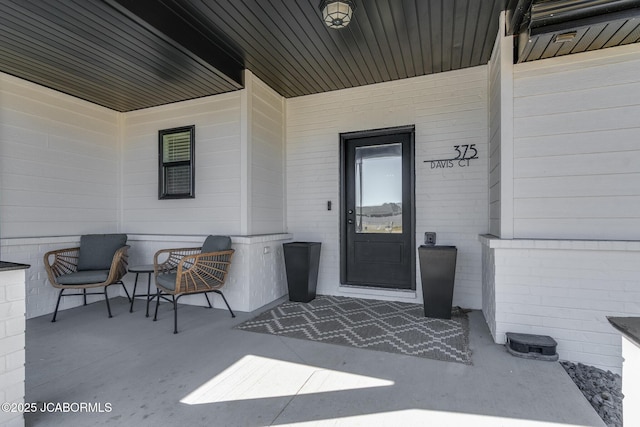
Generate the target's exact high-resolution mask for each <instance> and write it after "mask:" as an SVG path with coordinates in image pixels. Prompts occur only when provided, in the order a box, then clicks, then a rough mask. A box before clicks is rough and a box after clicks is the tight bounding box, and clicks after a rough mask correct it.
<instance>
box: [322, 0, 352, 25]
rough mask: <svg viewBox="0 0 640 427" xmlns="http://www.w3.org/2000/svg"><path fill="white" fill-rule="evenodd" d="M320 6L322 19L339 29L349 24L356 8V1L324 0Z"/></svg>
mask: <svg viewBox="0 0 640 427" xmlns="http://www.w3.org/2000/svg"><path fill="white" fill-rule="evenodd" d="M318 7H319V8H320V10H321V11H322V19H324V23H325V24H327V27H329V28H336V29H338V28H344V27H346V26H347V25H349V22H351V16H352V15H353V11H354V10H356V3H355V2H354V1H351V0H343V1H335V0H333V1H331V0H322V1H321V2H320V6H318Z"/></svg>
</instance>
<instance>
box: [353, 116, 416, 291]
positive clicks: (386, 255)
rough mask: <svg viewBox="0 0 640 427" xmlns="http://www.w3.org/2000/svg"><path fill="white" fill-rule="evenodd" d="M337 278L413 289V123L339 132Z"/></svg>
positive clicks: (384, 286) (377, 285)
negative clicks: (340, 182)
mask: <svg viewBox="0 0 640 427" xmlns="http://www.w3.org/2000/svg"><path fill="white" fill-rule="evenodd" d="M341 149H342V203H341V209H342V213H341V222H342V224H341V234H342V235H341V243H342V248H341V249H342V250H341V257H342V260H341V281H342V283H343V284H348V285H357V286H373V287H379V288H395V289H415V243H414V242H415V232H414V208H413V192H414V186H413V176H414V171H413V156H414V154H413V153H414V149H413V127H411V128H394V129H382V130H377V131H366V132H354V133H348V134H342V135H341Z"/></svg>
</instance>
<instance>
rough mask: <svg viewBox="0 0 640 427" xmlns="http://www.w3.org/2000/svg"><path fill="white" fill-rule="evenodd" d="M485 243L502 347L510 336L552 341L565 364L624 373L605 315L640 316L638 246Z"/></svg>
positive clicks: (493, 323) (494, 324) (489, 297)
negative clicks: (516, 334) (547, 337)
mask: <svg viewBox="0 0 640 427" xmlns="http://www.w3.org/2000/svg"><path fill="white" fill-rule="evenodd" d="M481 240H482V241H483V242H484V244H485V262H486V265H485V269H486V270H487V271H490V270H492V269H493V270H494V271H495V273H494V275H493V277H492V279H493V283H491V282H490V281H487V283H485V288H486V289H487V291H486V292H485V294H484V295H485V297H486V301H483V305H484V306H485V309H484V314H485V318H486V319H487V322H488V323H489V327H490V329H491V331H492V334H493V336H494V339H495V341H496V342H498V343H504V342H505V333H506V332H521V333H531V334H541V335H550V336H551V337H553V338H554V339H555V340H556V341H558V353H559V355H560V358H561V359H565V360H571V361H575V362H582V363H585V364H589V365H593V366H597V367H600V368H602V369H605V370H606V369H609V370H612V371H614V372H618V373H619V372H620V369H621V366H622V359H621V347H620V336H619V333H618V332H617V331H616V330H614V329H613V327H611V325H610V324H609V322H608V321H607V316H637V315H638V313H640V243H638V242H615V241H609V242H607V241H570V240H500V239H495V238H485V237H483V238H482V239H481ZM488 276H489V277H488V278H489V279H491V277H490V276H491V275H490V274H489V275H488ZM492 306H493V307H495V317H494V316H493V315H492V314H493V313H492V310H491V307H492ZM493 317H494V318H493Z"/></svg>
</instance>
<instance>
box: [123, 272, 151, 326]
mask: <svg viewBox="0 0 640 427" xmlns="http://www.w3.org/2000/svg"><path fill="white" fill-rule="evenodd" d="M138 274H140V273H136V281H135V282H133V298H131V306H130V307H129V313H133V302H134V301H135V300H136V288H137V287H138ZM125 289H126V288H125ZM147 296H148V295H147ZM148 307H149V304H147V317H149V309H148Z"/></svg>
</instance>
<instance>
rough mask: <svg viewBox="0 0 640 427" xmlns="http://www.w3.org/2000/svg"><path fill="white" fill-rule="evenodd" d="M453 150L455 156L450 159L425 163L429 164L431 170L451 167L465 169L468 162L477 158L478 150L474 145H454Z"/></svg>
mask: <svg viewBox="0 0 640 427" xmlns="http://www.w3.org/2000/svg"><path fill="white" fill-rule="evenodd" d="M453 149H454V150H455V152H456V153H457V156H456V157H454V158H452V159H440V160H425V161H424V162H425V163H427V162H428V163H431V169H444V168H453V167H456V166H458V167H461V168H464V167H467V166H469V160H473V159H477V158H478V150H477V149H476V144H464V145H454V146H453Z"/></svg>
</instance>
